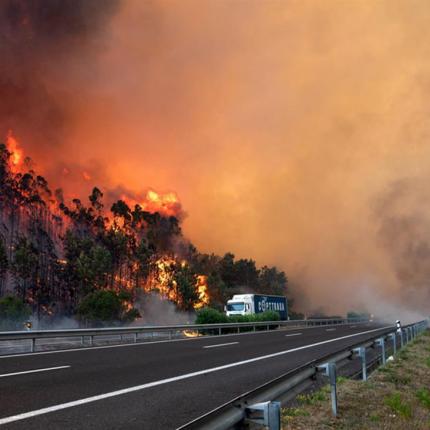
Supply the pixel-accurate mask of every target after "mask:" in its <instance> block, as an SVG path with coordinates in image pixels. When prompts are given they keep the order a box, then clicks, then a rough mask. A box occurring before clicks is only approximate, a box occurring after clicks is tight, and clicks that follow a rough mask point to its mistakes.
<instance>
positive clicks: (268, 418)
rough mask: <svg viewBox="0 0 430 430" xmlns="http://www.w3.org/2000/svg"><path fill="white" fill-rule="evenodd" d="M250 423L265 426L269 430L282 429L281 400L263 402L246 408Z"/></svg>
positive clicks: (247, 419)
mask: <svg viewBox="0 0 430 430" xmlns="http://www.w3.org/2000/svg"><path fill="white" fill-rule="evenodd" d="M245 413H246V418H245V421H247V422H248V423H255V424H259V425H261V426H265V427H266V428H267V429H269V430H280V429H281V402H263V403H255V404H253V405H250V406H247V407H246V409H245Z"/></svg>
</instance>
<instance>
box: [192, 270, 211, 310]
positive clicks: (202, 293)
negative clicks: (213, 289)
mask: <svg viewBox="0 0 430 430" xmlns="http://www.w3.org/2000/svg"><path fill="white" fill-rule="evenodd" d="M207 281H208V277H207V276H205V275H198V276H197V293H198V295H199V301H198V303H196V304H195V305H194V309H200V308H203V307H204V306H207V305H208V304H209V296H208V285H207Z"/></svg>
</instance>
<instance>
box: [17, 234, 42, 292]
mask: <svg viewBox="0 0 430 430" xmlns="http://www.w3.org/2000/svg"><path fill="white" fill-rule="evenodd" d="M12 267H13V274H14V277H15V279H16V282H17V289H18V291H19V293H20V295H21V297H22V299H23V300H24V299H25V297H26V293H27V288H28V286H29V283H30V282H31V281H35V275H36V274H37V270H38V256H37V252H36V250H35V248H34V246H33V245H32V244H31V243H30V242H29V241H28V240H27V239H26V238H24V237H21V238H19V240H18V243H17V244H16V248H15V255H14V260H13V263H12Z"/></svg>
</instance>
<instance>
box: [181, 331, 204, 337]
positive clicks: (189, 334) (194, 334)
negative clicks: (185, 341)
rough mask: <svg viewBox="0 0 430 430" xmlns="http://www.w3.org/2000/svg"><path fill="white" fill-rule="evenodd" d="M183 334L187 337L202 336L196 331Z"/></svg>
mask: <svg viewBox="0 0 430 430" xmlns="http://www.w3.org/2000/svg"><path fill="white" fill-rule="evenodd" d="M182 333H183V334H184V336H185V337H198V336H201V334H200V333H198V332H197V331H195V330H184V331H183V332H182Z"/></svg>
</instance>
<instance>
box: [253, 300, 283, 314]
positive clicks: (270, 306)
mask: <svg viewBox="0 0 430 430" xmlns="http://www.w3.org/2000/svg"><path fill="white" fill-rule="evenodd" d="M258 310H259V311H260V312H266V311H278V312H282V311H285V305H284V302H275V303H273V302H268V301H267V297H263V299H262V300H261V301H259V302H258Z"/></svg>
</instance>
